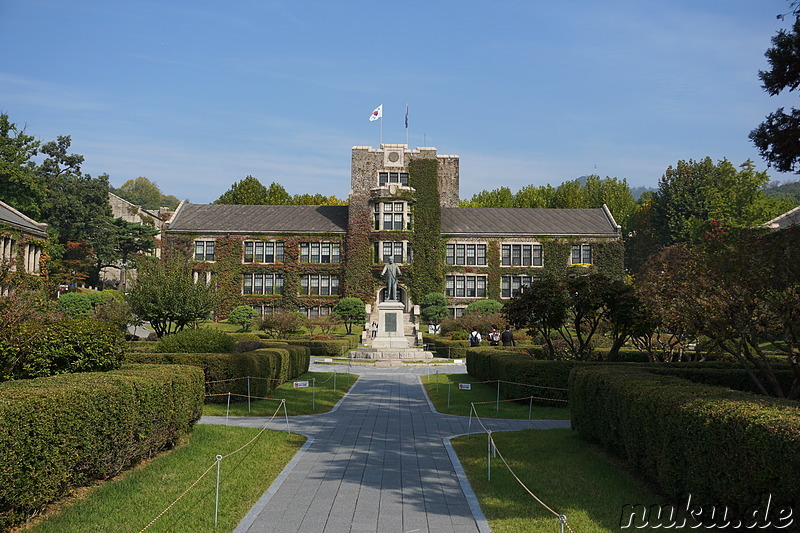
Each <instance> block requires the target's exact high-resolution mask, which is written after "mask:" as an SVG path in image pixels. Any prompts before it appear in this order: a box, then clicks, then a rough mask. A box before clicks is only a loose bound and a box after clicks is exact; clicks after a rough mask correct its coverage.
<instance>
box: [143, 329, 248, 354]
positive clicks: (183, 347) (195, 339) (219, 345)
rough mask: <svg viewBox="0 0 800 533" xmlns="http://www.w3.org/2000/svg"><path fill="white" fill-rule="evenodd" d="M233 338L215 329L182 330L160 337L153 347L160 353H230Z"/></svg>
mask: <svg viewBox="0 0 800 533" xmlns="http://www.w3.org/2000/svg"><path fill="white" fill-rule="evenodd" d="M235 344H236V343H235V341H234V339H233V337H231V336H230V335H228V334H227V333H224V332H222V331H219V330H216V329H184V330H183V331H179V332H178V333H173V334H172V335H167V336H165V337H162V338H161V339H160V340H159V341H158V343H157V344H156V347H155V350H154V351H155V352H160V353H232V352H233V351H234V349H235Z"/></svg>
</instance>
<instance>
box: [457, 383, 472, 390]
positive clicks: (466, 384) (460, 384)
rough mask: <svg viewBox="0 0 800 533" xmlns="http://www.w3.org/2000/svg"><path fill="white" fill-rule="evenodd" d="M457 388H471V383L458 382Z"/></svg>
mask: <svg viewBox="0 0 800 533" xmlns="http://www.w3.org/2000/svg"><path fill="white" fill-rule="evenodd" d="M458 388H459V389H460V390H472V383H459V384H458Z"/></svg>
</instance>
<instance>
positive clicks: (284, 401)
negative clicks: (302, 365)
mask: <svg viewBox="0 0 800 533" xmlns="http://www.w3.org/2000/svg"><path fill="white" fill-rule="evenodd" d="M285 404H286V400H281V405H279V406H278V408H277V409H275V412H274V413H272V416H271V417H270V418H269V420H267V421H266V423H265V424H264V425H263V426H262V428H261V431H259V432H258V433H257V434H256V435H255V436H254V437H253V438H252V439H250V440H249V441H248V442H247V443H245V444H243V445H242V446H240V447H239V448H238V449H237V450H234V451H232V452H231V453H229V454H227V455H223V456H221V457H220V456H217V457H218V458H217V459H215V460H214V463H213V464H212V465H211V466H209V467H208V468H207V469H206V471H205V472H203V473H202V474H201V475H200V477H199V478H197V479H196V480H195V481H194V483H192V484H191V485H189V487H188V488H187V489H186V490H185V491H183V493H182V494H181V495H180V496H178V497H177V498H176V499H175V500H174V501H173V502H172V503H171V504H169V505H168V506H167V507H166V509H164V510H163V511H161V512H160V513H159V514H158V516H156V517H155V518H153V519H152V520H151V521H150V523H149V524H147V525H146V526H144V527H143V528H142V529H141V530H139V533H143V532H144V531H146V530H147V529H149V528H150V526H152V525H153V524H155V523H156V521H157V520H158V519H159V518H161V517H162V516H164V514H166V513H167V511H169V510H170V509H172V507H174V506H175V504H176V503H178V502H179V501H180V500H181V499H182V498H183V497H184V496H186V494H188V493H189V491H190V490H192V489H193V488H194V487H195V486H197V484H198V483H200V481H201V480H202V479H203V478H204V477H206V475H207V474H208V473H209V472H211V470H212V469H213V468H214V467H215V466H217V465H219V463H220V461H222V459H227V458H228V457H230V456H232V455H234V454H237V453H239V452H240V451H242V450H244V449H245V448H247V447H248V446H250V445H251V444H252V443H253V442H255V441H256V439H258V438H259V437H260V436H261V435H262V434H263V433H264V431H266V429H267V426H269V424H270V423H271V422H272V421H273V420H274V419H275V417H276V416H277V414H278V411H280V408H281V407H282V406H284V405H285Z"/></svg>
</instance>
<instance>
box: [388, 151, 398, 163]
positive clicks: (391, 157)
mask: <svg viewBox="0 0 800 533" xmlns="http://www.w3.org/2000/svg"><path fill="white" fill-rule="evenodd" d="M399 160H400V154H398V153H397V152H390V153H389V161H391V162H392V163H397V162H398V161H399Z"/></svg>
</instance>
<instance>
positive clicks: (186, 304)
mask: <svg viewBox="0 0 800 533" xmlns="http://www.w3.org/2000/svg"><path fill="white" fill-rule="evenodd" d="M214 299H215V291H214V286H213V285H206V284H205V283H202V282H200V283H195V282H194V281H193V279H192V271H191V269H190V268H189V267H188V265H186V264H184V263H181V262H180V261H178V260H175V259H173V260H170V261H157V260H154V259H153V260H149V261H142V262H140V264H139V268H138V273H137V277H136V281H135V282H134V283H133V285H132V287H131V290H130V292H129V293H128V294H127V296H126V300H127V302H128V304H129V305H130V306H131V310H132V311H133V313H134V314H135V315H136V316H138V317H139V318H140V319H141V320H144V321H147V322H150V325H151V327H152V328H153V330H154V331H155V332H156V335H158V336H159V337H162V336H164V335H167V334H170V333H175V332H177V331H181V330H183V328H185V327H186V326H188V325H191V324H194V323H196V322H198V321H200V320H205V319H207V318H208V317H209V316H211V311H212V309H213V308H214Z"/></svg>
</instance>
